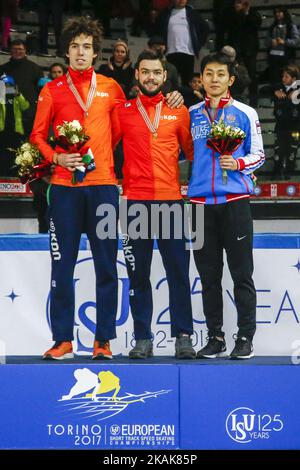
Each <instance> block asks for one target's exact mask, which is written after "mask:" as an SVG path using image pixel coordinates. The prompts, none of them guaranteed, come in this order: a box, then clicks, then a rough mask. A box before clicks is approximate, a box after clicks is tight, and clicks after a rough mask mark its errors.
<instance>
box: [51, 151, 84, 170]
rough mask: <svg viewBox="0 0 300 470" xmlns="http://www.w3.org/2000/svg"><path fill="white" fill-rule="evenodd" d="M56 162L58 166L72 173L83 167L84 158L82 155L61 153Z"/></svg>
mask: <svg viewBox="0 0 300 470" xmlns="http://www.w3.org/2000/svg"><path fill="white" fill-rule="evenodd" d="M56 160H57V164H58V165H60V166H62V167H63V168H66V169H67V170H69V171H71V172H72V173H73V172H74V171H75V170H76V168H77V167H78V166H81V165H82V156H81V155H80V153H59V154H58V155H57V157H56Z"/></svg>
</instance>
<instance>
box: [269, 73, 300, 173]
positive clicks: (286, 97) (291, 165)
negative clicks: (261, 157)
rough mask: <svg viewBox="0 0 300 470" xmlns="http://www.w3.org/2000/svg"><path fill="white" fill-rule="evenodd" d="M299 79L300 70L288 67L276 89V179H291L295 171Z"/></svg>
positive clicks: (299, 131) (299, 130)
mask: <svg viewBox="0 0 300 470" xmlns="http://www.w3.org/2000/svg"><path fill="white" fill-rule="evenodd" d="M299 78H300V73H299V68H298V67H297V66H296V65H288V66H286V67H284V69H283V72H282V80H281V83H280V84H279V85H278V86H276V87H275V92H274V115H275V119H276V125H275V132H276V137H277V142H276V146H275V156H274V162H275V165H274V170H273V173H274V178H275V179H289V178H290V175H291V173H292V172H293V171H294V170H295V163H296V156H297V150H298V145H299V136H300V104H299V88H300V85H299V82H298V80H299Z"/></svg>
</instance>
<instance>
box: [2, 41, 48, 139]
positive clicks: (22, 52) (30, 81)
mask: <svg viewBox="0 0 300 470" xmlns="http://www.w3.org/2000/svg"><path fill="white" fill-rule="evenodd" d="M10 51H11V58H10V60H9V61H8V62H6V63H5V64H2V65H0V76H1V75H3V74H4V73H5V74H6V75H10V76H11V77H13V78H14V80H15V83H16V85H17V87H18V90H19V92H20V93H21V94H22V95H23V96H24V98H25V99H26V100H27V101H28V102H29V104H30V106H29V108H28V110H27V111H25V112H24V115H23V124H24V131H25V135H28V134H29V133H30V132H31V128H32V123H33V119H34V115H35V109H36V102H37V97H38V86H37V84H38V81H39V79H40V78H42V77H43V76H44V75H43V71H42V69H41V68H40V67H39V66H38V65H37V64H35V63H34V62H32V61H31V60H29V59H28V58H27V56H26V45H25V42H24V41H22V39H15V40H14V41H12V42H11V45H10Z"/></svg>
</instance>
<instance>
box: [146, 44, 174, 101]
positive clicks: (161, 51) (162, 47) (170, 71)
mask: <svg viewBox="0 0 300 470" xmlns="http://www.w3.org/2000/svg"><path fill="white" fill-rule="evenodd" d="M148 47H149V49H150V50H151V51H154V52H156V54H157V55H158V56H159V57H160V58H161V59H162V60H163V61H164V63H165V67H166V71H167V79H166V81H165V82H164V85H163V94H164V95H165V94H166V93H169V92H170V91H173V90H178V72H177V69H176V67H175V65H173V64H171V62H168V60H167V58H166V56H165V52H166V42H165V40H164V39H163V37H162V36H152V37H151V38H150V39H149V41H148Z"/></svg>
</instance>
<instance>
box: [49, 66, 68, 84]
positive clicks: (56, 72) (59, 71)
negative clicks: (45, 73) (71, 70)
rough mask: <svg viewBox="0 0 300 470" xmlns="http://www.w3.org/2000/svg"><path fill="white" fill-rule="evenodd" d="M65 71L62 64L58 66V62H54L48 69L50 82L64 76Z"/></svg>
mask: <svg viewBox="0 0 300 470" xmlns="http://www.w3.org/2000/svg"><path fill="white" fill-rule="evenodd" d="M66 71H67V69H66V67H65V66H64V65H63V64H60V63H59V62H54V64H52V65H50V68H49V78H51V80H55V78H58V77H61V76H62V75H64V73H66Z"/></svg>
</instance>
